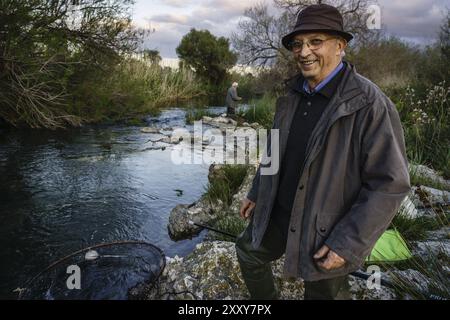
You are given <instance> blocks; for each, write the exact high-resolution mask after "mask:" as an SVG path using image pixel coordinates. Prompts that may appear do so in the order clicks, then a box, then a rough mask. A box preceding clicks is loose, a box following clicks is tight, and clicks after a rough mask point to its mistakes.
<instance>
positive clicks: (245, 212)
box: [239, 198, 256, 219]
mask: <svg viewBox="0 0 450 320" xmlns="http://www.w3.org/2000/svg"><path fill="white" fill-rule="evenodd" d="M255 206H256V203H254V202H253V201H251V200H249V199H247V198H245V199H244V200H242V202H241V210H239V215H240V216H241V218H242V219H248V218H249V217H250V215H251V212H252V210H253V208H254V207H255Z"/></svg>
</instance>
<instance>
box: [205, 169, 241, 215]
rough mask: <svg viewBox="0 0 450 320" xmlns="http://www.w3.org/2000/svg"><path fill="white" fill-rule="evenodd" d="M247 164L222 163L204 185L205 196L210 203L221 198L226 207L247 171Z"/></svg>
mask: <svg viewBox="0 0 450 320" xmlns="http://www.w3.org/2000/svg"><path fill="white" fill-rule="evenodd" d="M247 169H248V166H247V165H224V166H223V167H222V168H221V169H219V172H218V174H217V175H215V177H214V178H213V179H212V181H209V183H208V185H207V187H206V193H205V195H206V198H207V199H208V200H209V201H210V202H211V203H217V202H218V200H221V201H222V203H223V204H224V205H225V206H226V207H228V206H229V205H231V202H232V200H233V195H234V194H235V193H236V192H237V191H238V189H239V187H240V186H241V184H242V181H243V180H244V178H245V174H246V173H247Z"/></svg>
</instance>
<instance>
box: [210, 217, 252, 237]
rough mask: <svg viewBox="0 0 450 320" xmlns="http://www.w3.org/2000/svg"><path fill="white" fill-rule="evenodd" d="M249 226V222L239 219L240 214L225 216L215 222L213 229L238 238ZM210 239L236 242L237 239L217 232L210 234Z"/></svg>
mask: <svg viewBox="0 0 450 320" xmlns="http://www.w3.org/2000/svg"><path fill="white" fill-rule="evenodd" d="M246 226H247V221H246V220H244V219H242V218H241V217H239V215H238V214H224V215H221V216H220V217H219V218H218V219H217V220H215V221H214V222H213V227H214V228H216V229H218V230H222V231H225V232H228V233H231V234H234V235H236V236H238V235H239V234H240V233H241V232H243V231H244V229H245V227H246ZM208 239H210V240H219V241H234V240H235V239H233V238H231V237H229V236H226V235H222V234H220V233H217V232H210V233H209V234H208Z"/></svg>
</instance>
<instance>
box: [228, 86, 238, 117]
mask: <svg viewBox="0 0 450 320" xmlns="http://www.w3.org/2000/svg"><path fill="white" fill-rule="evenodd" d="M237 87H238V83H237V82H233V84H232V85H231V87H230V88H229V89H228V91H227V97H226V104H227V115H228V116H230V115H234V114H235V113H236V105H237V101H239V100H242V98H241V97H239V96H238V95H237Z"/></svg>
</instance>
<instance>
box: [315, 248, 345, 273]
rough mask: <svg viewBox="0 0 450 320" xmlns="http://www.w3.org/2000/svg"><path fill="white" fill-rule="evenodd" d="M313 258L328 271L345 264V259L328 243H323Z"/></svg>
mask: <svg viewBox="0 0 450 320" xmlns="http://www.w3.org/2000/svg"><path fill="white" fill-rule="evenodd" d="M313 258H314V259H315V260H316V263H317V265H318V266H319V267H321V268H322V269H324V270H328V271H329V270H334V269H338V268H340V267H342V266H343V265H344V264H345V260H344V259H343V258H341V257H340V256H339V255H338V254H337V253H336V252H334V251H333V250H331V249H330V248H329V247H328V246H326V245H323V246H322V248H320V249H319V251H317V252H316V254H315V255H314V257H313Z"/></svg>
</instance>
